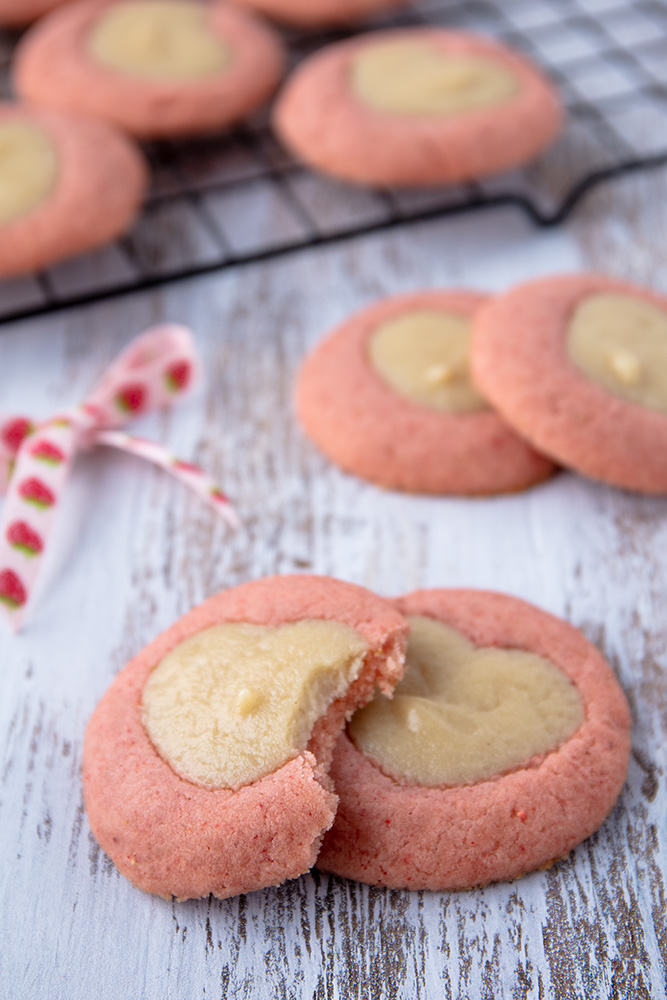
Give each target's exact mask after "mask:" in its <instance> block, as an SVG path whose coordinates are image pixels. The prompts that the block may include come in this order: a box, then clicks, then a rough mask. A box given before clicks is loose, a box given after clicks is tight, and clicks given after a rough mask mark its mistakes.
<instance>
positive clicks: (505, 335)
mask: <svg viewBox="0 0 667 1000" xmlns="http://www.w3.org/2000/svg"><path fill="white" fill-rule="evenodd" d="M600 293H602V294H605V293H618V294H621V295H630V296H633V297H635V298H638V299H641V300H643V301H645V302H649V303H651V304H652V305H655V306H657V307H658V308H660V309H662V310H663V311H664V312H665V313H666V314H667V296H661V295H659V294H657V293H655V292H653V291H651V290H650V289H647V288H643V287H641V286H639V285H636V284H633V283H630V282H624V281H620V280H617V279H614V278H610V277H606V276H604V275H599V274H584V275H581V274H579V275H563V276H557V277H552V278H546V279H544V278H543V279H539V280H537V281H531V282H527V283H525V284H522V285H519V286H518V287H516V288H514V289H512V290H511V291H510V292H508V293H506V294H505V295H502V296H499V297H498V298H497V299H495V300H494V301H493V302H491V303H488V304H487V305H486V306H484V307H483V309H481V310H480V312H479V313H478V315H477V316H476V318H475V322H474V324H473V333H472V338H471V364H472V370H473V374H474V378H475V381H476V383H477V384H478V385H479V387H480V389H481V391H482V392H483V393H484V394H485V395H486V396H487V397H488V398H489V400H490V401H491V403H492V405H493V406H495V407H496V408H497V410H498V412H499V413H501V414H502V416H503V417H504V418H505V419H506V420H507V422H508V423H509V424H510V425H511V426H513V427H516V429H517V432H518V433H520V434H523V435H524V436H525V437H526V438H527V439H528V440H529V441H531V443H532V444H533V446H534V447H535V448H538V449H540V450H542V451H544V453H545V454H547V455H551V457H552V458H553V460H554V461H556V462H559V463H561V464H563V465H565V466H568V467H569V468H573V469H575V470H576V471H577V472H580V473H581V474H582V475H585V476H589V477H590V478H592V479H598V480H601V481H603V482H607V483H610V484H611V485H613V486H618V487H621V488H625V489H630V490H639V491H641V492H645V493H656V494H662V493H667V414H665V413H661V412H660V411H657V410H651V409H650V408H648V407H643V406H641V405H640V404H637V403H632V402H629V401H628V400H625V399H622V398H621V397H617V396H614V395H613V394H612V393H610V392H608V391H607V390H606V389H605V388H603V386H601V385H598V384H597V383H596V382H594V381H593V380H592V379H590V378H588V376H586V375H585V374H584V373H583V372H582V371H580V369H578V368H577V367H576V365H575V364H574V362H573V361H571V360H570V358H569V357H568V354H567V337H568V333H569V328H570V322H571V320H572V317H573V315H574V312H575V310H576V308H577V306H578V305H579V304H580V303H581V302H582V301H583V300H584V299H586V298H588V297H589V296H591V295H597V294H600ZM508 347H511V350H508Z"/></svg>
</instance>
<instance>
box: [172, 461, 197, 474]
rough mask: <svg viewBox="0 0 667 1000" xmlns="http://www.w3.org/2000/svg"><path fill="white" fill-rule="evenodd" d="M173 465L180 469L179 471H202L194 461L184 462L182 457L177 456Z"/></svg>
mask: <svg viewBox="0 0 667 1000" xmlns="http://www.w3.org/2000/svg"><path fill="white" fill-rule="evenodd" d="M173 465H174V468H175V469H178V471H179V472H192V473H199V472H200V468H199V466H198V465H193V464H192V462H184V461H182V459H180V458H175V459H174V462H173Z"/></svg>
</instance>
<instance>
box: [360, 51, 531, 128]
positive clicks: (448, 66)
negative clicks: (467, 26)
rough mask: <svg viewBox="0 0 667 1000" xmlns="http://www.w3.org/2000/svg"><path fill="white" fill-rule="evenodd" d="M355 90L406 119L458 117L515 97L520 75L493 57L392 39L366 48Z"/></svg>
mask: <svg viewBox="0 0 667 1000" xmlns="http://www.w3.org/2000/svg"><path fill="white" fill-rule="evenodd" d="M351 84H352V90H353V92H354V94H355V95H356V96H357V98H358V99H359V100H360V101H361V102H362V103H363V104H366V105H368V106H369V107H371V108H375V109H376V110H378V111H387V112H390V113H394V114H401V115H457V114H464V113H465V112H469V111H478V110H480V109H482V108H491V107H494V106H496V105H498V104H504V103H505V102H506V101H509V100H511V99H512V98H513V97H515V96H516V95H517V94H518V92H519V89H520V83H519V79H518V77H517V76H516V75H515V74H514V73H513V72H512V71H511V70H509V69H508V68H507V67H506V66H504V65H502V64H501V63H499V62H497V61H496V60H495V59H493V57H491V56H488V57H486V56H463V55H453V54H452V55H448V54H447V53H446V52H444V51H443V50H442V49H439V48H436V47H435V46H434V45H432V44H429V43H428V42H423V41H416V40H414V39H406V38H403V39H391V40H389V41H382V42H376V43H375V44H372V45H368V46H366V47H365V48H363V49H362V50H361V51H360V52H359V53H358V54H357V55H356V56H355V57H354V59H353V61H352V66H351Z"/></svg>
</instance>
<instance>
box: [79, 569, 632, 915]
mask: <svg viewBox="0 0 667 1000" xmlns="http://www.w3.org/2000/svg"><path fill="white" fill-rule="evenodd" d="M404 671H405V674H404V676H403V678H402V680H401V677H402V675H403V673H404ZM397 685H398V686H397ZM377 687H379V688H380V689H381V690H380V692H379V693H377V694H375V689H376V688H377ZM374 694H375V696H374ZM355 711H356V714H354V713H355ZM350 719H351V722H350V724H349V726H348V727H347V729H346V731H345V732H342V730H343V729H344V727H345V725H346V722H347V721H348V720H350ZM629 729H630V717H629V711H628V706H627V704H626V701H625V698H624V696H623V693H622V691H621V689H620V687H619V685H618V683H617V681H616V679H615V677H614V675H613V673H612V671H611V669H610V667H609V666H608V664H607V663H606V662H605V661H604V660H603V659H602V657H601V656H600V654H599V653H598V652H597V650H596V649H595V648H594V647H593V646H591V644H590V643H589V642H588V641H587V640H586V639H585V638H584V637H583V636H582V635H581V634H580V633H579V632H578V631H577V630H576V629H574V628H573V627H572V626H570V625H568V624H566V623H565V622H563V621H560V620H558V619H556V618H553V617H552V616H550V615H547V614H545V613H544V612H542V611H538V610H537V609H536V608H534V607H532V606H530V605H528V604H525V603H524V602H522V601H518V600H516V599H514V598H509V597H504V596H502V595H499V594H490V593H484V592H474V591H454V590H452V591H447V590H432V591H420V592H417V593H414V594H411V595H409V596H407V597H404V598H401V599H400V600H397V601H391V602H390V601H385V600H383V599H381V598H380V597H377V596H376V595H374V594H371V593H369V592H368V591H366V590H364V589H363V588H361V587H356V586H352V585H351V584H346V583H341V582H340V581H337V580H332V579H329V578H324V577H312V576H286V577H274V578H270V579H266V580H260V581H257V582H255V583H250V584H246V585H244V586H241V587H238V588H236V589H233V590H229V591H227V592H226V593H223V594H221V595H219V596H218V597H214V598H211V599H210V600H209V601H207V602H206V603H205V604H203V605H202V606H201V607H199V608H197V609H196V610H194V611H192V612H191V613H190V614H188V615H186V616H185V617H184V618H183V619H181V621H179V622H177V623H176V624H175V625H174V626H173V627H172V628H171V629H169V630H168V631H167V632H166V633H164V634H163V635H162V636H160V637H159V638H158V639H157V640H156V641H155V642H154V643H152V644H151V645H150V646H148V647H147V648H146V649H145V650H144V651H143V652H142V653H140V654H139V655H138V656H137V657H136V658H135V659H134V660H133V661H132V662H131V663H130V664H128V666H127V667H126V668H125V669H124V670H123V671H122V672H121V673H120V674H119V675H118V677H117V678H116V680H115V681H114V683H113V684H112V686H111V688H110V689H109V691H108V692H107V694H106V695H105V696H104V698H103V699H102V701H101V702H100V704H99V705H98V707H97V709H96V711H95V713H94V715H93V717H92V719H91V721H90V724H89V726H88V730H87V733H86V740H85V746H84V761H83V777H84V794H85V801H86V809H87V812H88V817H89V820H90V824H91V827H92V830H93V833H94V834H95V836H96V837H97V839H98V841H99V843H100V844H101V846H102V847H103V848H104V850H105V851H106V852H107V853H108V854H109V855H110V857H111V858H112V859H113V861H114V862H115V864H116V866H117V867H118V869H119V870H120V871H121V872H122V873H123V874H124V875H126V876H127V877H128V878H129V879H130V881H131V882H133V883H134V884H135V885H136V886H138V887H139V888H141V889H144V890H146V891H149V892H153V893H156V894H158V895H160V896H163V897H166V898H168V897H170V896H172V895H173V896H176V897H177V898H179V899H187V898H193V897H200V896H205V895H208V894H209V893H212V894H213V895H215V896H217V897H219V898H226V897H228V896H233V895H235V894H238V893H242V892H248V891H252V890H255V889H260V888H263V887H265V886H269V885H279V884H281V883H282V882H283V881H285V880H286V879H289V878H294V877H296V876H298V875H300V874H302V873H304V872H306V871H308V870H309V868H311V867H312V865H313V864H317V865H318V866H319V867H320V868H322V869H324V870H326V871H330V872H335V873H337V874H340V875H345V876H347V877H351V878H355V879H358V880H360V881H363V882H368V883H371V884H373V885H380V886H392V887H396V888H422V889H461V888H466V887H471V886H475V885H479V884H485V883H487V882H491V881H497V880H506V879H513V878H516V877H518V876H520V875H522V874H524V873H526V872H529V871H532V870H533V869H535V868H539V867H543V866H547V865H549V864H550V863H552V862H553V861H554V860H557V859H559V858H561V857H563V856H564V855H566V854H567V853H568V852H569V851H570V850H571V849H572V848H573V847H574V846H575V845H576V844H578V843H579V842H580V841H581V840H583V839H584V838H586V837H588V836H589V835H590V834H591V833H593V831H594V830H596V829H597V828H598V826H599V825H600V824H601V823H602V822H603V820H604V819H605V817H606V816H607V815H608V813H609V812H610V810H611V809H612V807H613V805H614V803H615V801H616V798H617V796H618V794H619V792H620V790H621V787H622V786H623V783H624V781H625V776H626V772H627V765H628V755H629Z"/></svg>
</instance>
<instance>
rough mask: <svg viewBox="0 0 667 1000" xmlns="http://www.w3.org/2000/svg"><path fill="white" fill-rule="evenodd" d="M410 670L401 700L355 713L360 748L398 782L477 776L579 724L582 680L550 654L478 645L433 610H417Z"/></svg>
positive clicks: (550, 746) (450, 781)
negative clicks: (421, 613) (576, 681)
mask: <svg viewBox="0 0 667 1000" xmlns="http://www.w3.org/2000/svg"><path fill="white" fill-rule="evenodd" d="M409 620H410V624H411V626H412V632H411V634H410V640H409V643H408V654H407V670H406V674H405V677H404V678H403V680H402V681H401V682H400V684H399V685H398V687H397V688H396V692H395V694H394V697H393V699H392V700H389V699H387V698H384V697H381V696H378V697H376V698H375V700H374V701H372V702H371V703H370V705H368V706H367V707H366V708H364V709H362V710H361V711H360V712H357V714H356V715H355V716H354V717H353V719H352V722H351V723H350V729H349V732H350V735H351V737H352V739H353V740H354V742H355V744H356V745H357V747H358V748H359V749H360V750H361V751H362V752H363V753H364V754H366V756H368V757H370V758H371V759H372V760H374V761H375V762H376V763H377V764H379V766H380V767H381V768H382V770H383V771H384V772H385V773H386V774H388V775H390V776H391V777H393V778H395V779H396V780H398V781H404V782H409V783H411V784H417V785H423V786H426V787H432V788H437V787H443V786H451V785H468V784H474V783H475V782H477V781H484V780H485V779H488V778H493V777H494V776H496V775H500V774H503V773H505V772H507V771H510V770H512V769H515V768H517V767H519V766H521V765H522V764H525V763H527V761H529V760H530V759H531V758H532V757H534V756H535V755H536V754H545V753H548V752H549V751H550V750H555V749H556V748H557V747H558V746H560V745H561V744H562V743H563V742H564V741H565V740H567V739H568V738H569V737H570V736H572V734H573V733H574V732H575V731H576V730H577V729H578V727H579V726H580V725H581V723H582V722H583V720H584V709H583V705H582V701H581V698H580V696H579V693H578V691H577V689H576V687H575V686H574V685H573V684H572V683H571V682H570V680H569V679H568V678H567V677H566V676H565V674H564V673H563V672H562V670H559V668H558V667H556V666H555V665H554V664H553V663H551V662H550V661H549V660H545V659H543V658H542V657H540V656H536V655H535V654H534V653H527V652H525V651H523V650H516V649H511V650H505V649H497V648H489V649H485V648H478V647H476V646H474V645H473V644H472V643H471V642H470V641H469V640H468V639H467V638H466V637H465V636H463V635H461V633H460V632H457V631H456V630H455V629H453V628H450V627H449V626H447V625H443V624H442V623H441V622H438V621H435V620H434V619H432V618H424V617H414V618H410V619H409Z"/></svg>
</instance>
